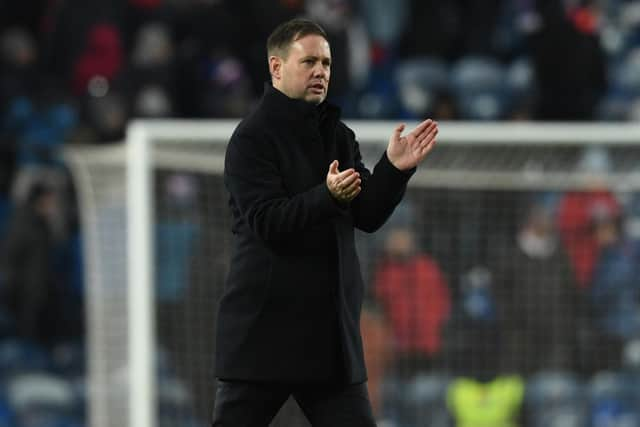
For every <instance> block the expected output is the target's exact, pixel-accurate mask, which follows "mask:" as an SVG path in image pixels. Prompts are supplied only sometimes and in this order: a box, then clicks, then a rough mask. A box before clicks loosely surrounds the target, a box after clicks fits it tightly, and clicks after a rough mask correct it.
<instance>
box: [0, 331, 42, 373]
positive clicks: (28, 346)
mask: <svg viewBox="0 0 640 427" xmlns="http://www.w3.org/2000/svg"><path fill="white" fill-rule="evenodd" d="M50 364H51V362H50V359H49V355H48V354H47V352H46V351H45V350H44V349H42V348H40V347H39V346H37V345H36V344H33V343H30V342H27V341H24V340H20V339H5V340H2V341H0V375H5V376H7V375H12V374H16V373H20V372H28V371H33V370H46V369H48V368H49V367H50Z"/></svg>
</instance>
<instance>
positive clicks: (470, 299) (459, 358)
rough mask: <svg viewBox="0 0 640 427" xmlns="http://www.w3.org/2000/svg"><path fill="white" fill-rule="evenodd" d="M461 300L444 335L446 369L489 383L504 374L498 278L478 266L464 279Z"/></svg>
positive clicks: (455, 374) (462, 280)
mask: <svg viewBox="0 0 640 427" xmlns="http://www.w3.org/2000/svg"><path fill="white" fill-rule="evenodd" d="M460 288H461V290H460V296H459V298H458V299H457V300H456V301H457V304H456V305H455V306H454V309H453V312H452V314H451V317H450V318H449V320H448V322H447V324H446V328H445V330H444V332H443V336H444V341H443V357H442V363H441V365H442V368H444V369H446V370H447V371H448V372H451V373H452V374H453V375H454V376H463V377H466V378H473V379H475V380H478V381H482V382H486V381H490V380H492V379H494V378H495V377H496V376H497V375H498V374H499V373H500V366H499V364H500V354H501V348H500V340H499V338H500V336H499V330H498V322H497V313H496V295H495V294H496V289H495V284H494V278H493V275H492V273H491V271H489V270H488V269H487V268H486V267H482V266H476V267H474V268H472V269H470V270H469V271H468V272H467V273H465V274H464V275H463V277H462V278H461V285H460Z"/></svg>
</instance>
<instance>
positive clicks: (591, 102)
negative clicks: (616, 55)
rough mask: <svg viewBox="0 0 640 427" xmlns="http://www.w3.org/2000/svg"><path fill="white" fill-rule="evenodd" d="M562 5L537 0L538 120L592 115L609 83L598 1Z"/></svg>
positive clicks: (533, 42)
mask: <svg viewBox="0 0 640 427" xmlns="http://www.w3.org/2000/svg"><path fill="white" fill-rule="evenodd" d="M580 3H582V4H580V5H578V6H576V7H570V8H566V7H565V5H564V2H560V1H556V0H537V1H536V10H537V12H538V14H539V18H540V22H541V25H540V26H539V29H538V30H537V31H536V32H535V33H533V34H532V36H531V40H530V42H531V52H532V58H533V64H534V68H535V74H536V79H537V85H538V106H537V112H536V118H537V119H539V120H590V119H593V118H594V115H595V112H596V108H597V106H598V103H599V101H600V99H601V97H602V95H603V94H604V90H605V87H606V83H607V77H606V57H605V54H604V50H603V48H602V46H601V45H600V36H599V30H600V28H599V13H600V11H599V9H598V3H597V2H596V1H592V0H585V1H583V2H580Z"/></svg>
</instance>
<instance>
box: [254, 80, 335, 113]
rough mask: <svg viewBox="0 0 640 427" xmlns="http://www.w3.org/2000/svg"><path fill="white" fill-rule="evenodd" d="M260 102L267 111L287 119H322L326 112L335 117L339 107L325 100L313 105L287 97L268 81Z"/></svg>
mask: <svg viewBox="0 0 640 427" xmlns="http://www.w3.org/2000/svg"><path fill="white" fill-rule="evenodd" d="M262 103H263V104H264V105H265V107H267V109H268V111H271V112H272V113H273V114H276V115H278V116H282V117H285V118H287V119H293V120H295V119H303V118H308V117H311V118H317V119H319V120H322V119H323V118H324V117H325V116H326V115H327V114H328V115H330V116H334V117H336V118H339V117H340V108H338V107H337V106H335V105H333V104H331V103H329V102H328V101H326V100H325V101H323V102H322V103H321V104H319V105H314V104H312V103H310V102H306V101H303V100H301V99H293V98H289V97H288V96H287V95H285V94H284V93H282V92H280V91H279V90H278V89H276V88H274V87H273V85H272V84H271V83H268V82H267V83H265V85H264V94H263V96H262Z"/></svg>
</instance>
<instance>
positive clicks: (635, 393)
mask: <svg viewBox="0 0 640 427" xmlns="http://www.w3.org/2000/svg"><path fill="white" fill-rule="evenodd" d="M638 379H639V378H638V377H637V376H632V375H628V374H625V373H621V372H600V373H598V374H596V375H595V376H594V377H593V378H592V379H591V382H590V383H589V403H590V423H589V425H590V426H591V427H617V426H620V427H623V426H638V425H640V409H639V407H638V404H640V390H639V387H638V384H639V383H638Z"/></svg>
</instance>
